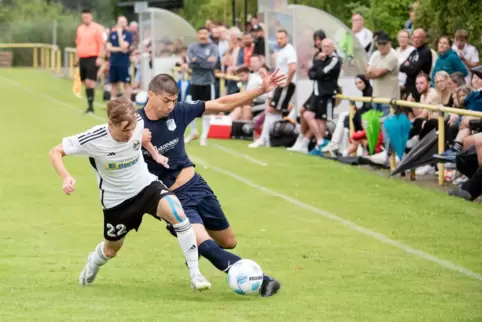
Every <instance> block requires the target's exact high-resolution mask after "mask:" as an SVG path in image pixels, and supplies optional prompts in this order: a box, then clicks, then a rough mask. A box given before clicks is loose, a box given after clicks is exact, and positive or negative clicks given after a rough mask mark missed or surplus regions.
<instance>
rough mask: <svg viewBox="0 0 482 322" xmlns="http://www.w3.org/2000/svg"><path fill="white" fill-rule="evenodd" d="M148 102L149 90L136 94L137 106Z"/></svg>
mask: <svg viewBox="0 0 482 322" xmlns="http://www.w3.org/2000/svg"><path fill="white" fill-rule="evenodd" d="M146 103H147V92H145V91H142V92H139V93H137V95H136V105H137V106H144V105H146Z"/></svg>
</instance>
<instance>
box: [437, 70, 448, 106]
mask: <svg viewBox="0 0 482 322" xmlns="http://www.w3.org/2000/svg"><path fill="white" fill-rule="evenodd" d="M440 77H443V78H444V79H445V80H448V79H449V77H450V75H449V73H447V72H446V71H444V70H441V71H439V72H437V73H436V74H435V76H434V78H433V81H434V83H435V91H436V92H437V98H436V99H435V101H436V103H435V104H442V105H445V104H447V102H448V101H449V100H450V97H451V95H452V93H451V92H450V89H449V88H448V86H447V88H445V90H444V91H443V92H440V91H439V90H438V89H437V86H436V82H437V78H440Z"/></svg>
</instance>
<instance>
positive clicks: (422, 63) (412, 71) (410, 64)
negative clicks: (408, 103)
mask: <svg viewBox="0 0 482 322" xmlns="http://www.w3.org/2000/svg"><path fill="white" fill-rule="evenodd" d="M425 37H426V35H425V31H424V30H423V29H416V30H415V31H414V32H413V36H412V43H413V46H414V47H415V50H414V51H412V53H411V54H410V55H409V56H408V58H407V60H405V62H403V64H402V65H401V66H400V72H402V73H405V74H407V80H406V81H405V91H406V92H407V93H408V94H410V95H411V96H412V97H413V99H414V100H415V101H416V102H420V94H419V93H418V91H417V87H416V86H415V81H416V80H417V75H418V74H420V72H424V74H427V75H430V71H431V70H432V51H431V50H430V48H429V47H428V46H427V44H426V43H425Z"/></svg>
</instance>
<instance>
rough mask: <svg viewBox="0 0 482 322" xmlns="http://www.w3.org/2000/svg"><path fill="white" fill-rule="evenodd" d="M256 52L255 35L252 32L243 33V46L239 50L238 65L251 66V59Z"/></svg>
mask: <svg viewBox="0 0 482 322" xmlns="http://www.w3.org/2000/svg"><path fill="white" fill-rule="evenodd" d="M253 53H254V43H253V37H252V36H251V34H250V33H245V34H244V35H243V48H242V49H241V50H240V51H239V55H238V63H237V65H238V66H246V67H249V62H250V60H251V56H252V55H253Z"/></svg>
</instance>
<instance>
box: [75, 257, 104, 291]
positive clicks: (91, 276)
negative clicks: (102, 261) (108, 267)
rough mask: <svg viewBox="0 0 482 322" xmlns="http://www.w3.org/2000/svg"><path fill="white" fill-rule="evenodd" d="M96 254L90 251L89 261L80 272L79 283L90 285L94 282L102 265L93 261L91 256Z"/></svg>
mask: <svg viewBox="0 0 482 322" xmlns="http://www.w3.org/2000/svg"><path fill="white" fill-rule="evenodd" d="M93 256H94V253H90V254H89V257H87V263H86V264H85V267H84V269H83V270H82V272H80V276H79V284H80V285H89V284H92V283H93V282H94V280H95V277H96V276H97V273H98V272H99V269H100V266H97V265H94V264H92V263H91V258H92V257H93Z"/></svg>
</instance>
